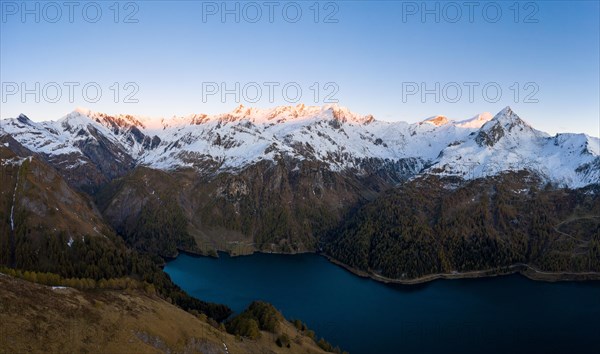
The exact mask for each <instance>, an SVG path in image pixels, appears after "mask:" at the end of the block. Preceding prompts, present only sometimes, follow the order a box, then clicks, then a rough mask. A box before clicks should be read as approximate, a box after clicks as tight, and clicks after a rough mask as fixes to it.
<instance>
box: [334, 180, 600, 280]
mask: <svg viewBox="0 0 600 354" xmlns="http://www.w3.org/2000/svg"><path fill="white" fill-rule="evenodd" d="M526 181H527V180H526V179H523V178H522V176H519V175H516V174H507V175H503V176H500V177H497V178H492V179H486V180H475V181H471V182H467V183H463V184H461V185H460V186H457V187H455V188H448V185H449V184H447V183H443V181H441V180H440V179H439V178H434V177H431V178H426V179H419V180H415V181H411V182H409V183H406V184H404V185H402V186H400V187H399V188H397V189H394V190H392V191H390V192H388V193H387V194H385V195H383V196H381V197H380V198H377V199H376V200H374V201H373V202H370V203H368V204H367V205H365V206H364V207H362V208H360V209H359V210H358V211H356V212H355V213H354V214H353V215H352V216H351V217H350V218H348V220H346V222H345V223H343V224H342V226H341V227H339V228H337V229H335V230H334V231H332V232H330V234H329V235H328V236H327V240H326V242H325V252H326V253H327V254H328V255H330V256H331V257H333V258H335V259H336V260H339V261H341V262H342V263H345V264H347V265H349V266H351V267H353V268H356V269H358V270H362V271H366V272H372V273H375V274H378V275H382V276H385V277H388V278H394V279H412V278H418V277H422V276H425V275H429V274H436V273H451V272H467V271H478V270H488V269H496V270H502V269H506V268H507V267H509V266H511V265H515V264H521V263H522V264H529V265H530V266H533V267H536V268H538V269H540V270H544V271H572V272H583V271H600V253H599V252H598V249H599V241H600V218H599V216H600V198H598V195H599V193H600V191H599V189H598V186H589V187H587V188H585V189H580V190H568V189H557V188H553V187H552V186H549V185H548V186H546V187H545V188H540V187H538V185H539V184H538V183H535V181H534V182H532V183H528V182H526ZM446 182H448V181H446Z"/></svg>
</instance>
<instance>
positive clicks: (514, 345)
mask: <svg viewBox="0 0 600 354" xmlns="http://www.w3.org/2000/svg"><path fill="white" fill-rule="evenodd" d="M165 272H167V273H168V274H169V275H170V276H171V278H172V279H173V281H174V282H175V283H176V284H178V285H179V286H181V287H182V288H183V289H184V290H185V291H187V292H188V293H190V294H191V295H193V296H195V297H197V298H199V299H202V300H206V301H211V302H218V303H223V304H226V305H228V306H229V307H231V308H232V309H233V310H234V311H235V312H241V311H243V309H244V308H245V307H246V306H248V304H250V303H251V302H252V301H253V300H264V301H267V302H270V303H272V304H273V305H275V307H277V308H278V309H279V310H280V311H281V312H282V313H283V314H284V316H285V317H286V318H288V319H296V318H299V319H301V320H302V321H304V322H305V323H306V324H307V325H308V327H309V328H311V329H313V330H315V332H316V333H317V335H318V336H322V337H325V339H327V340H328V341H329V342H331V343H332V344H333V345H339V346H340V347H341V348H342V349H344V350H347V351H349V352H350V353H351V354H360V353H365V354H366V353H381V354H385V353H600V282H559V283H544V282H537V281H532V280H529V279H527V278H525V277H522V276H519V275H511V276H503V277H494V278H483V279H460V280H436V281H433V282H430V283H426V284H421V285H388V284H383V283H379V282H376V281H374V280H370V279H365V278H361V277H358V276H356V275H354V274H352V273H350V272H348V271H346V270H344V269H343V268H341V267H339V266H336V265H334V264H332V263H330V262H329V261H327V260H326V259H325V258H324V257H321V256H318V255H315V254H301V255H276V254H254V255H252V256H244V257H229V256H228V255H226V254H220V258H219V259H214V258H208V257H192V256H188V255H185V254H183V255H180V256H179V257H178V258H177V259H176V260H174V261H171V262H169V263H168V264H167V265H166V267H165Z"/></svg>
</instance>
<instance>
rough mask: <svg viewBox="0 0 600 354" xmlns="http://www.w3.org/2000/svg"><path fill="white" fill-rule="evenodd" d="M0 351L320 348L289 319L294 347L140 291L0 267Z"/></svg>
mask: <svg viewBox="0 0 600 354" xmlns="http://www.w3.org/2000/svg"><path fill="white" fill-rule="evenodd" d="M0 323H1V324H2V326H1V327H0V328H1V329H0V331H1V332H0V353H31V352H36V353H41V352H45V353H58V352H63V353H64V352H83V353H99V352H102V353H163V352H165V351H167V350H170V351H171V352H176V353H183V352H186V353H195V352H202V353H225V347H224V346H223V343H225V345H227V349H228V351H229V353H324V352H323V351H322V350H321V349H320V348H318V347H317V345H316V344H315V343H314V341H312V340H311V339H310V338H308V337H305V336H301V335H300V334H299V333H298V331H297V330H296V329H295V327H294V326H293V325H292V324H290V323H289V322H282V323H281V327H280V328H282V331H284V332H285V333H287V334H288V335H289V336H290V338H292V344H291V348H280V347H278V346H277V345H276V344H275V335H273V334H272V333H267V332H263V333H262V337H261V338H260V339H258V340H248V339H245V340H243V341H241V340H239V339H236V338H235V337H234V336H232V335H230V334H227V333H226V332H224V331H221V330H219V329H216V328H214V327H212V326H211V325H209V324H208V323H207V322H205V321H203V320H201V319H199V318H197V317H195V316H193V315H192V314H190V313H187V312H185V311H183V310H181V309H180V308H178V307H176V306H174V305H171V304H170V303H168V302H166V301H164V300H162V299H160V298H158V297H156V296H149V295H147V294H145V293H142V292H138V291H127V292H123V291H119V292H117V291H111V290H93V291H79V290H75V289H71V288H65V289H52V288H50V287H47V286H43V285H38V284H34V283H30V282H27V281H25V280H21V279H17V278H13V277H10V276H7V275H0Z"/></svg>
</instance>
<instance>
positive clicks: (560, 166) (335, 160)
mask: <svg viewBox="0 0 600 354" xmlns="http://www.w3.org/2000/svg"><path fill="white" fill-rule="evenodd" d="M0 126H1V130H0V134H9V135H11V136H12V137H13V138H14V139H15V140H17V141H18V142H19V143H21V144H22V145H23V146H25V147H26V148H28V149H30V150H32V151H34V152H36V153H39V154H41V155H42V156H44V157H45V158H46V159H47V160H48V161H49V162H50V163H51V164H52V165H53V166H55V167H56V168H57V169H58V170H60V171H62V172H63V173H64V174H65V175H66V176H68V179H69V181H70V182H71V183H73V184H74V185H76V186H82V187H86V188H91V189H94V188H97V187H99V186H101V185H102V184H104V183H106V182H107V181H110V180H112V179H114V178H116V177H121V176H123V175H124V174H126V173H127V172H128V171H130V170H132V169H134V168H135V167H137V166H145V167H148V168H152V169H158V170H163V171H173V170H183V169H189V170H191V171H194V172H196V173H199V174H202V175H217V174H219V173H221V172H230V173H236V172H239V171H241V170H244V169H246V168H248V167H249V166H252V165H255V164H257V163H259V162H261V161H269V162H276V161H280V160H282V159H285V160H286V161H289V163H292V164H293V163H296V165H298V164H300V163H302V162H315V163H318V164H323V166H324V167H326V168H327V169H328V170H330V171H352V173H356V174H367V173H372V172H374V171H377V170H387V171H389V173H390V174H393V175H394V176H395V177H396V178H400V179H403V178H409V177H414V176H417V175H425V174H434V175H440V176H460V177H463V178H466V179H473V178H479V177H485V176H491V175H497V174H499V173H502V172H504V171H515V170H523V169H527V170H529V171H532V172H534V173H535V174H537V175H539V176H541V177H542V178H543V179H544V180H546V181H548V182H551V183H555V184H557V185H560V186H566V187H571V188H576V187H583V186H585V185H588V184H590V183H595V182H597V181H598V180H599V178H600V174H599V173H600V172H599V171H600V168H599V166H600V162H599V161H600V158H599V155H600V140H599V139H598V138H596V137H591V136H588V135H585V134H571V133H564V134H557V135H555V136H549V135H548V134H546V133H543V132H541V131H538V130H536V129H534V128H533V127H531V126H530V125H529V124H527V123H526V122H525V121H523V120H522V119H521V118H520V117H519V116H518V115H517V114H516V113H514V112H513V111H512V110H511V109H510V108H509V107H506V108H504V109H503V110H501V111H500V112H499V113H498V114H496V115H495V116H492V115H491V114H489V113H483V114H479V115H477V116H475V117H473V118H471V119H467V120H464V121H451V120H448V119H447V118H446V117H444V116H436V117H432V118H429V119H426V120H424V121H421V122H419V123H414V124H408V123H405V122H383V121H378V120H375V119H374V118H373V116H370V115H367V116H361V115H358V114H355V113H352V112H351V111H349V110H348V109H346V108H343V107H340V106H337V105H328V106H323V107H310V106H304V105H298V106H281V107H275V108H271V109H256V108H246V107H244V106H242V105H240V106H239V107H237V108H236V109H234V110H233V111H232V112H229V113H225V114H218V115H206V114H194V115H189V116H184V117H172V118H170V119H164V118H148V117H140V116H132V115H116V116H112V115H108V114H104V113H97V112H92V111H89V110H86V109H77V110H75V111H73V112H71V113H69V114H68V115H66V116H65V117H63V118H61V119H59V120H56V121H47V122H33V121H31V120H30V119H28V118H27V116H25V115H23V114H22V115H20V116H19V117H17V118H13V119H4V120H2V121H1V123H0ZM295 167H297V166H294V168H295Z"/></svg>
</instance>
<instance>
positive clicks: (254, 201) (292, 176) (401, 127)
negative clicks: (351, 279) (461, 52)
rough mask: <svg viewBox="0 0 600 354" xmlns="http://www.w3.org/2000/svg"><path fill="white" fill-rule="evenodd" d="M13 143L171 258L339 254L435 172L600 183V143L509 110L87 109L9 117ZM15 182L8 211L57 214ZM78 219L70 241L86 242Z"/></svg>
mask: <svg viewBox="0 0 600 354" xmlns="http://www.w3.org/2000/svg"><path fill="white" fill-rule="evenodd" d="M0 139H1V141H2V145H3V146H1V147H0V148H4V149H8V150H10V151H11V152H10V153H8V152H7V153H6V154H7V156H11V157H10V158H9V157H7V158H6V159H5V160H3V161H2V164H3V165H7V164H16V163H17V164H18V163H21V162H19V161H23V159H25V158H26V157H28V156H34V160H33V161H34V162H36V161H37V162H36V163H38V164H39V163H42V162H43V165H40V166H42V167H43V166H46V165H47V166H48V167H47V168H50V170H53V171H56V174H58V175H60V176H61V177H62V178H64V180H65V181H66V185H68V187H67V186H65V187H62V190H65V191H71V190H74V191H80V192H81V193H82V194H81V198H82V199H81V200H82V202H81V203H82V204H86V206H85V210H89V212H90V213H94V216H93V217H91V216H86V217H85V218H84V219H85V220H90V223H91V226H86V227H78V229H80V230H103V229H106V228H107V225H106V224H108V227H110V228H112V230H114V231H115V232H116V233H117V234H119V235H121V236H122V237H123V238H124V239H125V240H126V241H127V243H128V244H130V245H133V246H134V247H135V248H136V249H138V250H140V251H142V252H146V253H150V254H155V255H160V256H163V257H173V256H175V255H177V253H178V251H180V250H184V251H189V252H194V253H201V254H213V255H215V254H216V253H215V251H216V250H224V251H228V252H230V253H232V254H244V253H251V252H254V251H267V252H305V251H319V250H323V249H325V250H327V249H328V250H330V253H331V254H337V253H336V252H333V251H331V248H330V247H329V246H330V245H331V244H339V242H337V243H336V242H334V241H335V240H334V241H332V238H331V237H330V235H331V234H332V233H333V234H336V232H339V231H340V227H342V229H344V230H345V228H347V226H342V224H343V222H344V221H345V220H349V219H351V218H352V217H354V216H355V215H357V214H356V213H357V210H360V209H361V208H363V206H367V205H369V203H378V201H377V200H379V201H381V200H384V199H385V198H386V195H389V194H390V193H392V194H393V193H394V191H397V190H398V188H400V187H402V186H412V187H411V188H413V187H414V188H423V187H422V186H423V185H425V184H420V183H419V182H418V181H420V180H428V179H429V180H430V179H431V178H433V179H435V180H436V181H438V182H439V183H436V184H435V185H436V187H435V188H434V189H435V190H438V188H439V187H437V186H438V185H442V186H444V188H446V189H449V190H455V189H457V188H458V189H460V188H475V187H468V186H475V185H477V183H479V184H481V182H477V183H476V184H469V183H470V182H472V181H481V180H483V181H488V182H486V183H503V184H512V185H515V188H519V190H521V191H523V192H527V193H529V192H530V191H531V190H532V189H534V190H535V189H537V188H542V189H543V188H546V189H548V188H551V189H553V190H561V189H564V190H576V191H583V190H586V191H588V192H585V193H593V188H592V189H591V190H592V192H589V190H590V189H589V186H590V185H591V186H593V185H597V184H598V181H600V147H599V146H600V139H598V138H597V137H591V136H588V135H585V134H571V133H563V134H557V135H555V136H550V135H548V134H546V133H544V132H541V131H539V130H536V129H534V128H533V127H531V126H530V125H529V124H527V123H526V122H525V121H524V120H522V119H521V118H520V117H519V116H518V115H517V114H516V113H514V112H513V111H512V109H511V108H510V107H506V108H504V109H502V110H501V111H500V112H498V113H497V114H496V115H492V114H489V113H483V114H479V115H476V116H475V117H473V118H470V119H466V120H462V121H453V120H449V119H448V118H446V117H444V116H435V117H431V118H428V119H425V120H423V121H421V122H418V123H413V124H408V123H405V122H383V121H378V120H376V119H375V118H374V117H373V116H370V115H366V116H363V115H359V114H355V113H353V112H351V111H350V110H348V109H346V108H344V107H340V106H337V105H326V106H323V107H315V106H304V105H302V104H300V105H297V106H281V107H275V108H269V109H256V108H247V107H244V106H242V105H240V106H239V107H237V108H235V109H234V110H233V111H231V112H229V113H225V114H217V115H206V114H193V115H189V116H183V117H172V118H169V119H165V118H149V117H142V116H133V115H108V114H104V113H98V112H92V111H90V110H87V109H76V110H75V111H73V112H71V113H69V114H67V115H66V116H65V117H63V118H61V119H59V120H56V121H46V122H34V121H32V120H30V119H29V118H28V117H27V116H25V115H23V114H21V115H20V116H19V117H16V118H10V119H3V120H1V121H0ZM30 159H31V157H30ZM28 165H29V166H36V165H35V164H33V165H32V164H28ZM42 167H40V168H42ZM43 168H46V167H43ZM52 173H54V172H48V173H42V174H45V175H49V174H52ZM13 178H14V177H13ZM507 179H510V182H507ZM494 181H495V182H494ZM499 181H502V182H499ZM17 186H18V182H17ZM419 186H420V187H419ZM465 186H467V187H465ZM544 186H545V187H544ZM407 188H408V187H407ZM427 188H430V187H427ZM585 188H587V189H585ZM13 189H14V190H13ZM430 189H431V188H430ZM40 190H41V189H40ZM16 191H17V189H16V187H10V188H7V190H6V192H3V193H5V194H6V201H5V205H6V206H7V212H6V214H9V213H8V206H11V208H12V210H13V211H14V210H19V209H21V208H29V209H30V212H31V213H32V214H31V215H38V216H39V217H40V220H44V216H47V214H44V213H43V212H42V211H41V210H45V209H44V208H37V209H36V208H32V206H31V200H30V199H28V200H23V199H19V195H20V194H19V193H16ZM390 191H391V192H390ZM13 192H14V193H13ZM44 193H46V192H44ZM419 193H421V194H422V195H429V194H431V193H432V191H431V190H423V191H420V192H419ZM579 193H584V192H579ZM9 196H10V197H15V198H12V199H11V198H9ZM432 197H433V196H432ZM54 198H56V197H54ZM9 199H10V200H9ZM47 199H48V198H46V199H44V200H47ZM596 199H597V198H596ZM413 207H416V208H419V207H420V206H419V205H414V206H413ZM81 208H83V206H82V207H81ZM561 213H562V212H561ZM13 214H14V212H11V213H10V215H11V217H12V215H13ZM563 214H564V213H563ZM436 215H437V214H436V213H432V214H430V215H429V217H431V218H437V217H439V215H437V216H436ZM561 215H562V214H561ZM67 216H68V215H65V217H67ZM57 217H60V218H61V219H64V218H63V216H62V215H61V213H60V212H59V213H58V216H57ZM69 218H70V219H69V220H72V219H73V216H72V215H71V216H69ZM388 221H389V220H388ZM61 222H62V223H63V224H65V225H70V227H71V228H72V225H75V224H73V223H72V222H64V221H61ZM65 227H66V228H67V230H62V232H67V234H68V235H71V236H69V237H74V238H75V239H76V238H77V237H80V236H78V235H76V233H75V232H74V231H73V230H70V229H69V228H68V227H67V226H65ZM7 229H8V226H7ZM86 232H87V231H86ZM90 232H91V231H90ZM90 232H88V233H90ZM340 258H343V257H340ZM434 268H435V269H436V270H439V269H440V268H439V267H434ZM434 268H431V269H434ZM394 274H396V273H394Z"/></svg>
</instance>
